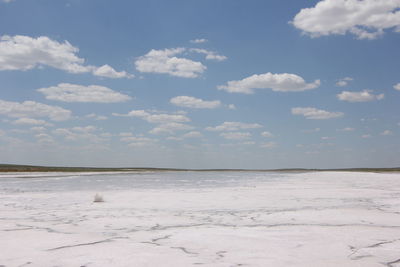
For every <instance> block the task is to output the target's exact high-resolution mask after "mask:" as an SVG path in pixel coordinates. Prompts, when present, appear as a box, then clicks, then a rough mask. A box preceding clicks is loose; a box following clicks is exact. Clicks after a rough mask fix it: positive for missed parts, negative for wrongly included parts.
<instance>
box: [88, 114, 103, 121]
mask: <svg viewBox="0 0 400 267" xmlns="http://www.w3.org/2000/svg"><path fill="white" fill-rule="evenodd" d="M85 118H88V119H94V120H96V121H104V120H107V119H108V117H106V116H103V115H97V114H95V113H90V114H88V115H86V116H85Z"/></svg>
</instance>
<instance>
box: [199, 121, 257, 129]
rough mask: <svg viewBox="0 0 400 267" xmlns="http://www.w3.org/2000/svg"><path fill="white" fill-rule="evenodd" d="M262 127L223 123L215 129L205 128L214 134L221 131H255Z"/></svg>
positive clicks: (254, 124) (248, 124)
mask: <svg viewBox="0 0 400 267" xmlns="http://www.w3.org/2000/svg"><path fill="white" fill-rule="evenodd" d="M261 127H262V125H260V124H258V123H243V122H237V121H225V122H224V123H222V124H221V125H218V126H215V127H207V128H206V130H207V131H215V132H222V131H230V132H233V131H239V130H243V129H257V128H261Z"/></svg>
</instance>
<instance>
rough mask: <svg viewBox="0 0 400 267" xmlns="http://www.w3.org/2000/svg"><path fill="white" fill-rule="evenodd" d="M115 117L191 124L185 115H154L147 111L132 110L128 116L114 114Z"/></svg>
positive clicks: (151, 121)
mask: <svg viewBox="0 0 400 267" xmlns="http://www.w3.org/2000/svg"><path fill="white" fill-rule="evenodd" d="M113 115H114V116H122V117H137V118H141V119H143V120H145V121H147V122H150V123H168V122H189V121H190V119H189V118H188V117H186V116H185V115H183V114H166V113H157V112H156V113H154V112H151V111H146V110H132V111H131V112H129V113H128V114H117V113H113Z"/></svg>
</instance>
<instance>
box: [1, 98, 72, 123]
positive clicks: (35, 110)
mask: <svg viewBox="0 0 400 267" xmlns="http://www.w3.org/2000/svg"><path fill="white" fill-rule="evenodd" d="M0 114H1V115H6V116H8V117H11V118H32V117H33V118H35V117H48V118H49V119H50V120H53V121H64V120H68V119H70V118H71V111H69V110H67V109H63V108H61V107H57V106H50V105H45V104H41V103H37V102H34V101H25V102H22V103H18V102H9V101H4V100H0Z"/></svg>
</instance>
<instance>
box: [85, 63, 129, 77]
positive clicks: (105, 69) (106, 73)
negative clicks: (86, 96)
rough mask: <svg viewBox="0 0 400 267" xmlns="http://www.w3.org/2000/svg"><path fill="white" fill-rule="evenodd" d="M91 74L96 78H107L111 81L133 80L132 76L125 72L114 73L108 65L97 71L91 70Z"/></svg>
mask: <svg viewBox="0 0 400 267" xmlns="http://www.w3.org/2000/svg"><path fill="white" fill-rule="evenodd" d="M93 74H94V75H96V76H100V77H107V78H112V79H117V78H133V77H134V75H133V74H129V73H127V72H126V71H120V72H118V71H116V70H114V69H113V68H112V67H110V66H109V65H107V64H106V65H103V66H101V67H99V68H97V69H94V70H93Z"/></svg>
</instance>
